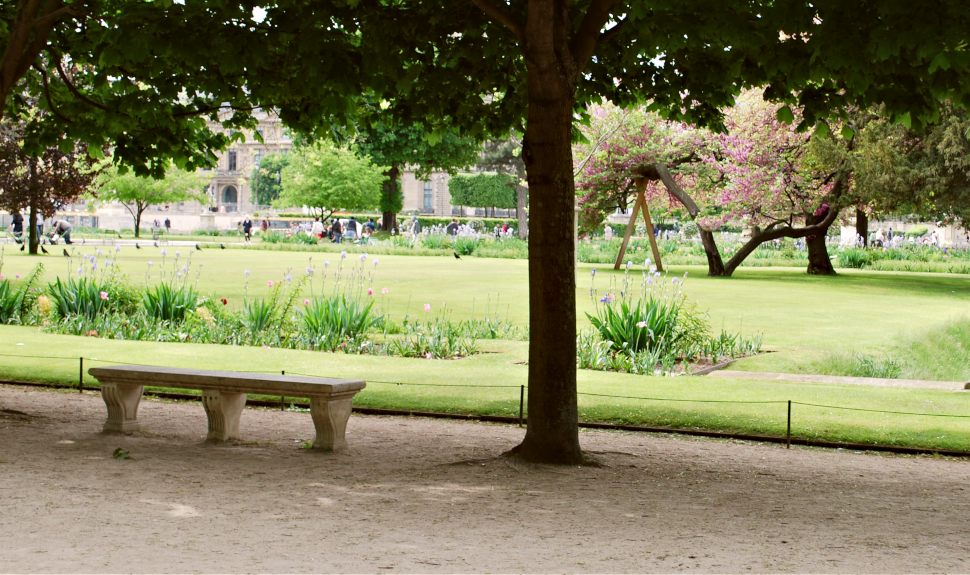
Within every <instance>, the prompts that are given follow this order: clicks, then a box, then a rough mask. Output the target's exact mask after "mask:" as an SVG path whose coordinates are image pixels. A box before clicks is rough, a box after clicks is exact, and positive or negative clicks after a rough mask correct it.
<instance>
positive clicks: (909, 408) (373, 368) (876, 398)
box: [0, 326, 970, 451]
mask: <svg viewBox="0 0 970 575" xmlns="http://www.w3.org/2000/svg"><path fill="white" fill-rule="evenodd" d="M0 334H2V335H3V341H5V342H7V345H6V346H5V351H4V352H3V354H4V355H3V356H2V358H3V362H2V364H3V369H2V375H3V377H4V378H6V379H14V380H28V381H45V382H53V383H57V384H61V385H71V386H74V385H77V378H78V365H79V361H78V358H79V357H82V356H83V357H85V358H86V359H85V367H86V368H87V367H91V366H96V365H106V364H110V363H115V362H126V363H145V364H153V365H193V366H195V367H199V368H202V369H206V368H208V369H233V370H239V371H257V372H267V373H278V372H279V371H281V370H285V371H286V372H287V373H293V374H297V373H299V374H306V375H316V376H340V377H353V378H358V377H359V378H362V379H365V380H366V381H367V382H368V384H367V389H365V390H364V391H363V392H361V393H360V394H359V395H358V396H357V398H355V400H354V403H355V405H358V406H361V407H377V408H394V409H413V410H421V411H440V412H448V413H463V414H496V415H505V416H516V415H517V414H518V399H519V386H521V385H525V384H526V380H527V367H526V366H525V365H524V359H525V358H526V357H527V344H526V343H525V342H503V341H489V342H484V341H483V342H481V346H482V348H483V349H484V350H486V351H488V352H489V353H484V354H480V355H477V356H473V357H471V358H466V359H462V360H457V361H429V360H423V359H401V358H390V357H378V356H356V355H344V354H330V353H319V352H317V353H314V352H299V351H293V350H279V349H266V348H252V347H232V346H205V345H196V344H160V343H150V342H137V341H116V340H102V339H98V338H83V337H71V336H59V335H49V334H44V333H41V332H40V330H39V329H37V328H27V327H13V326H4V327H0ZM68 350H69V351H68ZM8 352H9V353H8ZM53 357H56V358H60V359H51V358H53ZM95 384H96V382H95V381H94V380H93V379H92V378H91V377H90V376H86V377H85V386H94V385H95ZM579 393H580V396H579V400H580V416H581V419H583V420H586V421H605V422H614V423H632V424H641V425H666V426H673V427H679V428H691V429H693V428H701V429H716V430H722V431H732V432H739V433H753V434H773V435H783V434H784V431H785V424H786V421H785V414H786V410H787V404H786V403H785V402H787V401H788V400H792V401H796V402H802V403H814V404H822V405H835V406H842V407H854V408H864V409H875V410H885V411H896V412H913V413H936V414H940V413H944V414H962V415H964V416H967V415H970V412H968V411H967V398H966V395H965V392H961V391H952V392H950V391H944V390H913V389H902V388H869V387H860V386H837V385H812V384H795V383H777V382H764V381H749V380H743V379H738V380H731V379H716V380H715V379H705V378H703V377H678V378H664V377H645V376H632V375H626V374H615V373H607V372H588V371H581V372H580V373H579ZM607 396H612V397H607ZM625 398H653V399H625ZM658 398H662V399H668V400H678V401H658V400H657V399H658ZM689 400H702V402H693V401H689ZM709 401H717V402H726V403H704V402H709ZM765 402H771V403H765ZM95 423H96V422H93V423H92V424H93V425H94V424H95ZM968 431H970V421H968V419H967V418H962V419H961V418H949V417H916V416H908V415H887V414H880V413H870V412H858V411H846V410H836V409H829V408H817V407H809V406H803V405H795V406H794V408H793V435H794V436H795V437H801V438H809V439H825V440H829V441H851V442H858V443H872V444H876V443H879V444H893V445H905V446H918V447H929V448H936V449H950V450H963V451H970V432H968Z"/></svg>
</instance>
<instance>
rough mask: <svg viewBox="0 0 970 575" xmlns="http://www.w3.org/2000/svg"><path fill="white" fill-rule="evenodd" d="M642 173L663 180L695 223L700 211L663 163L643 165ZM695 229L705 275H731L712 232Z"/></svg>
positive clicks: (650, 177)
mask: <svg viewBox="0 0 970 575" xmlns="http://www.w3.org/2000/svg"><path fill="white" fill-rule="evenodd" d="M642 175H643V177H645V178H649V179H659V180H660V181H661V182H663V184H664V187H666V188H667V192H668V193H669V194H670V195H671V196H673V197H674V198H675V199H676V200H677V201H679V202H680V203H681V205H683V206H684V207H685V208H687V213H688V214H689V215H690V219H691V220H692V221H693V222H694V223H697V215H698V214H699V213H700V209H699V208H698V207H697V202H695V201H694V198H692V197H690V194H688V193H687V192H685V191H684V189H683V188H681V187H680V185H679V184H678V183H677V181H676V180H674V178H673V177H671V175H670V171H669V170H668V169H667V167H666V166H664V165H663V164H653V165H650V166H644V170H643V174H642ZM697 229H698V231H699V232H700V236H701V245H703V246H704V255H706V256H707V275H709V276H712V277H720V276H729V275H731V274H730V273H729V272H728V271H727V270H726V269H725V267H724V260H723V259H721V250H719V249H718V248H717V242H716V241H715V240H714V232H711V231H710V230H705V229H704V228H702V227H701V226H700V225H699V224H698V226H697Z"/></svg>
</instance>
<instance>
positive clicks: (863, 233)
mask: <svg viewBox="0 0 970 575" xmlns="http://www.w3.org/2000/svg"><path fill="white" fill-rule="evenodd" d="M855 233H856V235H857V236H859V237H861V238H862V247H864V248H867V247H869V216H868V215H867V214H866V212H865V210H861V209H859V208H856V209H855Z"/></svg>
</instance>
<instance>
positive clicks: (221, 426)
mask: <svg viewBox="0 0 970 575" xmlns="http://www.w3.org/2000/svg"><path fill="white" fill-rule="evenodd" d="M202 406H203V407H204V408H205V414H206V417H208V418H209V434H208V435H207V436H206V438H205V439H206V441H227V440H229V439H237V438H238V437H239V418H240V417H241V416H242V411H243V408H244V407H246V394H245V393H228V392H225V391H218V390H214V389H206V390H204V391H203V392H202Z"/></svg>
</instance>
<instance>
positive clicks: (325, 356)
mask: <svg viewBox="0 0 970 575" xmlns="http://www.w3.org/2000/svg"><path fill="white" fill-rule="evenodd" d="M77 247H78V248H79V252H80V253H81V254H83V255H90V254H94V253H95V250H96V249H97V248H94V247H91V246H85V247H81V246H77ZM101 249H102V250H103V251H104V252H105V253H113V252H110V248H104V247H102V248H101ZM176 251H178V252H179V253H180V261H183V262H184V261H185V260H186V259H187V258H188V256H189V254H191V257H192V266H191V272H190V275H191V276H192V278H193V282H192V283H193V284H196V283H197V287H198V290H199V291H200V293H202V294H204V295H208V296H209V297H213V298H221V297H226V298H227V299H228V301H229V302H230V305H231V306H235V307H237V308H238V307H241V306H242V301H243V298H244V294H245V293H246V285H247V279H246V277H245V275H244V273H243V271H244V270H247V269H248V270H250V275H249V277H248V295H249V296H250V297H256V296H258V297H266V296H267V295H268V293H269V287H268V286H267V281H269V280H273V281H274V282H276V281H279V280H280V279H281V278H282V277H283V275H284V274H285V273H286V272H287V270H289V272H290V273H291V274H292V275H298V274H303V273H305V268H306V267H307V266H308V265H312V266H313V267H314V271H315V274H314V277H313V284H314V290H316V293H319V291H320V289H321V286H320V282H321V279H322V278H321V273H320V272H321V270H322V269H323V262H324V261H325V260H329V261H330V267H329V268H328V279H327V284H326V286H325V287H327V289H329V286H330V285H332V282H333V274H334V269H335V267H336V265H337V262H338V261H340V260H339V254H334V253H318V252H314V253H307V252H296V251H293V252H291V251H263V250H255V249H254V250H232V249H229V250H209V249H206V250H203V251H201V252H197V251H194V250H189V249H185V248H182V249H181V250H180V249H177V248H173V247H169V248H168V249H167V256H166V258H165V259H166V261H167V264H168V266H169V267H171V262H172V261H173V259H174V254H175V252H176ZM362 251H363V250H358V251H356V252H354V251H351V250H348V252H349V255H348V258H347V260H345V261H344V265H345V266H347V268H348V269H352V268H355V267H356V266H359V265H360V261H359V255H360V253H361V252H362ZM378 257H379V259H380V263H379V265H378V266H377V267H376V268H374V267H373V259H374V258H373V257H369V258H368V260H367V261H366V262H364V264H363V266H362V270H363V274H364V276H365V278H366V280H365V281H364V282H363V283H362V285H363V286H364V287H365V288H366V287H373V288H374V290H375V294H376V295H375V296H374V297H375V298H378V301H377V303H376V305H375V308H376V309H377V310H378V311H380V312H381V313H387V314H389V315H390V318H391V320H392V321H401V320H402V319H403V318H404V317H405V316H410V317H412V318H413V317H421V318H428V317H430V316H434V315H436V314H443V315H447V317H449V318H450V319H452V320H455V321H458V320H461V319H481V318H483V317H484V316H485V315H486V313H488V314H489V315H491V316H492V317H498V318H500V319H504V320H508V321H510V322H512V323H514V324H516V325H519V326H521V327H523V328H524V327H526V326H527V318H528V289H527V262H526V261H524V260H507V259H488V258H474V257H473V258H462V259H461V260H456V259H454V258H451V257H449V258H441V257H433V256H412V257H405V256H396V255H387V256H384V255H381V256H378ZM117 260H118V263H119V265H120V267H121V269H122V270H123V271H124V272H125V274H126V275H127V277H128V279H129V281H130V282H131V283H132V284H134V285H135V286H136V287H140V286H143V285H146V283H147V285H154V283H156V282H157V275H158V268H159V267H161V255H160V251H159V250H158V249H156V248H152V247H149V248H144V249H142V250H135V249H134V248H132V247H124V248H122V250H121V251H120V252H119V253H118V254H117ZM149 260H151V261H153V262H154V264H153V266H152V267H151V268H149V266H148V263H147V262H148V261H149ZM38 261H43V262H44V263H45V265H46V271H45V275H46V277H45V279H44V280H43V281H44V282H46V281H49V280H52V279H53V278H54V277H55V276H62V277H63V276H66V275H67V274H68V270H69V269H73V268H76V267H77V266H78V265H79V264H80V263H81V259H80V258H65V257H63V256H53V255H52V256H47V257H31V256H24V255H20V254H19V253H16V254H11V252H9V251H8V252H7V253H6V257H5V259H4V266H3V274H4V275H5V276H7V277H9V278H14V277H15V275H17V274H20V275H21V276H23V275H26V274H27V273H29V272H30V271H31V270H32V269H33V266H34V264H35V263H36V262H38ZM593 268H595V269H597V274H596V276H595V280H594V279H593V276H592V274H591V273H590V270H591V269H593ZM685 271H689V275H688V277H687V280H686V293H687V295H688V297H689V299H690V301H691V302H693V303H694V304H695V305H696V306H697V307H698V309H700V310H701V311H703V312H705V313H707V314H708V316H709V319H710V322H711V326H712V328H713V330H714V331H720V329H722V328H723V329H726V330H728V331H735V332H741V333H742V334H743V335H745V336H749V337H750V336H754V335H758V334H760V335H761V336H762V337H763V340H764V343H765V347H766V348H767V349H769V350H771V353H767V354H763V355H761V356H757V357H752V358H746V359H743V360H740V361H739V362H737V363H736V364H735V366H736V367H737V368H738V369H746V370H754V371H759V370H760V371H783V372H798V371H801V372H814V373H819V372H824V371H825V370H824V369H823V368H822V366H824V365H826V364H834V363H837V362H836V361H835V359H834V358H836V357H837V356H839V355H840V354H841V355H842V356H847V357H849V358H851V357H854V356H855V355H857V354H864V355H867V356H871V357H873V358H887V357H892V358H897V359H899V361H900V362H901V365H903V368H904V371H903V375H902V377H914V374H915V375H916V376H919V377H934V378H940V379H958V380H959V379H970V374H968V372H967V369H970V368H968V366H970V361H968V360H967V356H966V353H967V344H966V342H967V341H968V339H970V334H968V331H970V327H968V324H970V321H967V320H968V319H970V289H968V287H970V281H968V280H967V279H966V278H965V277H961V276H952V275H946V274H920V273H887V272H871V271H844V272H841V273H840V274H839V275H838V276H836V277H814V276H807V275H805V274H804V272H803V271H802V270H800V269H794V268H787V269H785V268H782V269H779V268H770V269H769V268H750V269H742V270H739V271H738V272H737V273H736V276H735V277H734V278H708V277H706V276H704V275H703V274H704V271H705V269H704V268H703V267H699V266H698V267H676V266H674V267H673V268H672V269H671V273H675V274H678V275H682V274H683V273H684V272H685ZM353 273H354V272H352V271H351V272H350V273H348V272H347V271H345V274H347V275H345V276H344V278H345V281H346V278H347V277H348V276H349V275H353ZM371 273H373V279H370V278H371ZM577 273H578V280H577V308H578V309H577V311H578V312H579V313H578V317H579V318H580V319H579V322H580V327H581V328H589V326H588V320H586V318H585V315H584V312H587V311H590V312H592V311H593V310H595V307H596V300H597V299H598V296H599V295H601V294H603V293H604V292H606V291H607V290H612V291H617V290H618V289H619V288H621V287H622V286H623V283H624V279H625V278H626V279H628V280H629V281H630V283H631V284H633V285H637V286H638V285H639V281H640V277H641V276H640V272H639V271H633V272H631V273H630V275H629V276H625V274H624V272H614V271H612V266H608V265H596V266H594V265H590V264H581V265H580V266H579V267H578V272H577ZM146 274H148V275H149V276H150V277H149V278H148V279H147V280H146ZM382 287H387V288H389V290H390V291H389V293H388V295H387V296H381V295H380V288H382ZM591 288H592V291H593V296H592V297H591V296H590V290H591ZM308 293H309V290H308ZM425 303H428V304H431V306H432V311H431V312H430V313H429V312H424V311H423V307H424V304H425ZM961 320H962V321H961ZM0 341H3V342H4V344H5V345H3V346H2V350H0V353H2V354H5V355H4V356H3V358H2V361H0V377H2V378H5V379H14V380H35V381H51V382H57V383H61V384H69V383H72V382H73V383H76V381H77V359H76V358H77V357H80V356H84V357H86V358H97V359H98V360H100V361H125V362H132V363H148V364H158V365H193V366H197V367H199V368H229V369H237V370H256V371H277V370H286V371H287V372H290V373H306V374H311V375H328V376H347V377H361V378H363V379H365V380H367V381H368V382H369V383H368V388H367V390H365V392H363V393H362V394H361V395H360V396H359V400H357V404H358V405H362V406H373V407H386V408H401V409H415V410H429V411H444V412H458V413H491V414H501V415H517V414H518V397H519V387H518V386H520V385H524V384H526V380H527V368H526V366H525V365H524V362H525V360H526V358H527V355H528V354H527V344H526V343H525V342H504V341H481V342H480V344H479V347H480V348H481V349H482V350H483V351H485V352H486V353H482V354H479V355H476V356H474V357H471V358H467V359H462V360H458V361H441V360H435V361H428V360H424V359H403V358H390V357H379V356H351V355H343V354H329V353H319V352H300V351H293V350H275V349H265V348H247V347H223V346H204V345H195V344H158V343H150V342H130V341H107V340H101V339H96V338H83V337H70V336H58V335H50V334H44V333H42V332H41V331H40V329H39V328H21V327H12V326H3V327H0ZM961 342H962V343H961ZM18 343H21V344H23V345H17V344H18ZM904 352H905V353H904ZM48 355H54V356H60V357H65V358H66V359H63V360H48V359H41V358H35V357H30V356H48ZM849 363H851V362H849ZM88 365H97V361H89V362H88ZM920 370H921V371H920ZM400 382H405V383H412V384H418V383H420V384H426V385H421V386H418V385H397V383H400ZM88 383H89V384H90V383H91V382H88ZM579 383H580V394H581V395H580V409H581V415H582V417H583V418H584V419H589V420H597V421H611V422H624V423H640V424H647V425H672V426H676V427H687V428H693V427H697V428H705V429H721V430H726V431H736V432H744V433H772V434H781V433H783V430H784V424H785V419H784V414H785V410H786V408H787V405H786V404H783V403H770V404H757V403H756V404H748V403H695V402H666V401H665V402H655V401H646V400H629V399H619V398H617V397H616V396H621V397H663V398H668V399H704V400H729V401H740V402H750V401H771V402H785V401H788V400H793V401H799V402H803V403H817V404H825V405H837V406H844V407H856V408H867V409H877V410H884V411H902V412H916V413H952V414H963V415H968V414H970V412H968V407H967V405H968V404H967V398H968V396H967V393H970V392H957V391H954V392H947V391H937V390H910V389H896V388H870V387H858V386H827V385H809V384H790V383H777V382H760V381H745V380H723V379H718V380H706V379H704V378H693V377H679V378H656V377H644V376H631V375H622V374H613V373H605V372H587V371H581V372H580V374H579ZM455 385H460V386H461V387H450V386H455ZM490 385H498V386H501V387H488V386H490ZM589 394H602V395H611V396H614V397H612V398H605V397H598V396H596V395H589ZM794 412H795V417H794V428H793V431H794V432H795V434H796V435H797V436H799V437H809V438H824V439H828V440H842V441H854V442H860V443H892V444H898V445H912V446H923V447H934V448H940V449H958V450H970V421H968V419H966V418H962V419H961V418H943V417H939V418H937V417H915V416H903V415H885V414H875V413H868V412H856V411H844V410H832V409H823V408H815V407H806V406H800V405H796V406H795V407H794Z"/></svg>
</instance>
